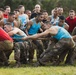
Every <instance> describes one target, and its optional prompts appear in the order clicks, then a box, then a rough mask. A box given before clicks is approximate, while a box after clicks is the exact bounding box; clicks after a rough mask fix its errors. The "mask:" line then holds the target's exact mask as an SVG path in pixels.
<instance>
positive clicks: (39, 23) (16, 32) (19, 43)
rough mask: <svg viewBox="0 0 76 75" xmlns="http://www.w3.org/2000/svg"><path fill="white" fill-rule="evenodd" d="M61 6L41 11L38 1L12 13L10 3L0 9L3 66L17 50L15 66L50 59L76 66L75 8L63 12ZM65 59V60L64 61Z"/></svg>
mask: <svg viewBox="0 0 76 75" xmlns="http://www.w3.org/2000/svg"><path fill="white" fill-rule="evenodd" d="M63 14H64V11H63V8H62V7H56V8H54V9H53V10H51V12H50V15H49V14H48V12H47V10H42V9H41V6H40V5H39V4H36V5H35V7H34V9H33V10H32V11H31V10H25V7H24V6H23V5H19V6H18V8H16V9H15V10H14V11H13V12H11V7H10V6H5V7H4V8H0V65H1V66H9V57H10V55H11V53H12V52H13V51H14V60H16V63H15V64H16V65H15V66H16V67H20V66H21V64H27V63H28V64H29V63H33V62H34V61H33V59H34V52H35V50H36V58H37V62H36V63H35V64H34V66H41V65H42V66H45V65H47V64H48V63H49V62H50V63H52V65H59V64H60V63H61V62H64V63H65V64H70V65H73V64H74V61H75V58H76V45H75V42H76V32H75V31H76V15H75V11H74V10H70V11H69V12H68V17H66V18H65V16H64V15H63ZM65 58H66V60H64V59H65Z"/></svg>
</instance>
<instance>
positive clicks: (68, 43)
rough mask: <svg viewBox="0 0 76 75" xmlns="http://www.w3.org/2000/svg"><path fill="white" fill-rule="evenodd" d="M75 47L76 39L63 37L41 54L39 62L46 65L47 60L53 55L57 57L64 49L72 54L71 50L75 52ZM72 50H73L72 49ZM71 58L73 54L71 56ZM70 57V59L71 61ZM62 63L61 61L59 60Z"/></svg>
mask: <svg viewBox="0 0 76 75" xmlns="http://www.w3.org/2000/svg"><path fill="white" fill-rule="evenodd" d="M73 47H74V41H73V40H72V39H69V38H68V39H67V38H66V39H64V38H63V39H61V40H59V41H58V42H57V43H56V44H55V45H54V46H53V47H52V49H51V50H50V45H49V48H47V50H46V51H45V52H43V53H42V54H41V56H40V59H39V63H40V64H42V65H46V62H47V61H49V60H50V59H52V57H55V56H56V57H57V55H61V54H62V53H63V52H64V51H65V54H66V53H67V51H68V52H70V53H68V54H70V55H71V54H72V53H71V52H73V51H74V50H72V49H73ZM70 50H71V51H70ZM70 59H71V56H70ZM70 59H69V61H70ZM59 63H60V62H59Z"/></svg>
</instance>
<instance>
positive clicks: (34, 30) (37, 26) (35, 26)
mask: <svg viewBox="0 0 76 75" xmlns="http://www.w3.org/2000/svg"><path fill="white" fill-rule="evenodd" d="M40 28H41V24H40V22H39V23H36V21H35V20H33V24H32V26H31V27H30V29H29V30H28V34H29V35H33V34H36V33H38V31H39V29H40Z"/></svg>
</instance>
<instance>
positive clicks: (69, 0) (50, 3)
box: [0, 0, 76, 14]
mask: <svg viewBox="0 0 76 75" xmlns="http://www.w3.org/2000/svg"><path fill="white" fill-rule="evenodd" d="M37 3H38V4H40V5H41V7H42V9H44V10H47V11H48V13H49V14H50V12H51V10H52V9H53V8H55V7H56V6H61V7H63V8H64V12H65V14H67V13H68V12H69V10H70V9H74V10H76V0H0V7H4V6H5V5H9V6H11V9H12V10H14V9H15V8H17V7H18V5H21V4H22V5H24V6H25V8H26V9H29V10H33V9H34V6H35V4H37Z"/></svg>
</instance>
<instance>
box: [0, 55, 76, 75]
mask: <svg viewBox="0 0 76 75" xmlns="http://www.w3.org/2000/svg"><path fill="white" fill-rule="evenodd" d="M10 64H11V65H10V66H9V67H1V68H0V75H76V66H65V65H64V66H63V65H61V66H46V67H33V66H31V65H22V67H20V68H15V67H14V66H13V65H14V64H15V61H14V59H13V54H12V55H11V57H10Z"/></svg>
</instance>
